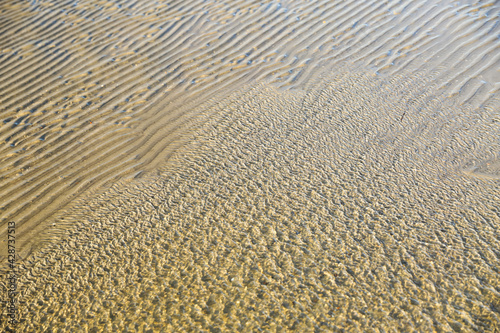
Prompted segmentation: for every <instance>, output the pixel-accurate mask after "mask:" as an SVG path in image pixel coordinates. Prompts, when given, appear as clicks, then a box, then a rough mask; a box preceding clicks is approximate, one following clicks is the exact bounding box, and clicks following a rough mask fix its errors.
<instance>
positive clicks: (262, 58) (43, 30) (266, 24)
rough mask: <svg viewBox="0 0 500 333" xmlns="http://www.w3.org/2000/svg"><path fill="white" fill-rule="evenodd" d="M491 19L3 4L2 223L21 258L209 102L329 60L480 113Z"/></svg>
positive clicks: (348, 7) (433, 5) (490, 57)
mask: <svg viewBox="0 0 500 333" xmlns="http://www.w3.org/2000/svg"><path fill="white" fill-rule="evenodd" d="M498 11H499V8H498V5H497V4H496V3H495V2H494V1H486V2H480V3H474V4H469V3H467V2H465V1H458V2H452V1H442V2H433V1H388V2H385V3H382V4H381V3H378V2H376V1H368V2H365V3H363V4H362V5H359V4H357V2H356V1H346V2H336V1H312V2H307V3H304V2H301V1H282V2H273V3H270V4H264V3H261V2H259V1H232V2H230V3H222V2H213V3H211V2H205V1H188V2H185V1H174V2H171V1H168V2H164V1H144V2H136V1H126V2H124V3H120V4H118V3H114V2H109V1H96V0H88V1H80V2H78V3H74V4H69V3H67V2H65V1H56V2H54V1H36V2H10V1H5V2H3V3H2V5H1V8H0V12H1V15H2V20H1V22H0V49H1V54H0V75H1V76H2V78H3V79H2V83H1V84H0V88H1V89H0V90H1V93H0V107H1V117H2V121H3V123H1V124H2V126H1V128H0V140H2V141H3V142H4V144H3V145H2V147H1V148H0V149H1V150H0V156H1V159H0V177H1V178H0V179H1V182H0V202H1V207H0V208H1V209H2V221H3V222H4V223H5V222H7V221H15V222H16V223H17V225H18V237H19V239H18V243H19V247H20V249H19V251H20V252H19V254H21V256H22V257H24V256H25V254H26V253H28V252H29V251H30V249H31V248H32V247H33V249H36V247H37V242H39V241H42V239H40V237H39V236H40V231H41V230H44V229H45V228H46V227H47V226H48V225H51V224H52V223H53V219H52V218H51V216H52V215H53V213H54V212H56V211H57V210H58V209H60V208H62V207H64V206H65V205H67V204H68V203H70V202H71V201H72V200H74V199H75V198H77V197H78V196H79V195H81V194H82V193H85V192H86V191H89V190H92V189H97V188H100V187H102V186H109V185H110V184H113V183H114V182H116V181H118V180H119V179H122V178H123V177H125V176H127V175H128V176H133V175H135V174H137V173H139V172H142V171H144V170H148V169H151V168H154V165H156V164H158V163H159V162H161V161H162V160H164V159H165V158H166V156H168V155H169V154H170V153H171V152H172V151H174V150H175V149H176V147H177V146H178V145H176V144H172V143H173V142H177V141H178V139H177V138H178V137H179V136H181V135H183V133H185V132H186V131H188V130H189V128H191V127H193V126H195V125H196V124H198V122H199V117H198V116H199V115H198V114H193V113H192V110H194V109H196V108H195V106H196V105H199V104H200V103H201V102H203V101H204V100H207V98H210V97H215V95H217V94H218V95H220V96H221V97H222V96H225V95H227V93H229V92H230V91H232V90H234V89H237V88H240V87H241V86H242V85H244V84H247V83H249V82H256V81H259V80H263V81H269V82H271V83H273V84H274V85H276V86H279V87H282V88H285V89H300V87H301V86H302V85H304V84H305V83H306V82H308V80H311V79H314V78H315V77H317V75H318V73H321V72H323V71H324V70H325V68H326V70H328V68H330V67H329V65H328V64H329V63H332V62H333V63H334V64H336V66H335V67H333V68H342V67H343V65H342V64H344V63H345V64H348V65H349V66H351V65H357V66H361V67H362V68H371V69H372V70H374V71H377V73H379V74H380V75H388V76H391V75H393V74H395V73H396V74H397V73H399V72H401V71H403V70H404V71H407V72H414V73H420V75H421V76H423V77H430V78H434V79H435V82H439V84H440V85H439V86H437V87H436V89H437V90H441V91H446V92H447V93H448V94H452V95H455V96H456V98H457V99H459V100H460V101H461V102H463V103H469V104H471V105H473V106H474V107H479V106H481V107H484V108H490V107H492V106H491V105H496V103H498V97H497V96H498V85H497V82H498V71H497V70H496V68H498V61H499V59H498V56H497V54H498V52H497V50H498V43H497V42H496V40H497V39H496V35H497V33H498V25H497V24H496V17H497V16H498ZM188 102H190V105H186V104H187V103H188ZM409 102H411V101H409ZM478 163H482V161H480V162H478ZM0 236H1V238H2V243H1V246H3V247H4V244H5V242H4V241H3V239H5V237H4V236H5V234H4V231H3V230H2V231H1V234H0ZM3 247H2V248H3ZM3 252H4V251H2V253H3ZM2 258H4V256H3V255H2ZM2 260H3V259H2Z"/></svg>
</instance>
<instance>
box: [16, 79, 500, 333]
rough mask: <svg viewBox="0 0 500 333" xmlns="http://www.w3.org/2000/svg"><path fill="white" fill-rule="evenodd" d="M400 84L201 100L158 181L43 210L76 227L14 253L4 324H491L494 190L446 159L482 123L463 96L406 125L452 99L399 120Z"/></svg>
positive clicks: (477, 138) (351, 82) (499, 214)
mask: <svg viewBox="0 0 500 333" xmlns="http://www.w3.org/2000/svg"><path fill="white" fill-rule="evenodd" d="M405 80H407V76H406V75H401V76H400V77H393V78H392V79H391V80H390V81H389V80H384V79H382V78H381V77H379V76H376V75H374V74H373V73H370V72H365V73H353V72H348V73H344V74H339V75H333V77H331V76H330V77H329V78H328V77H327V78H323V79H322V80H320V83H319V84H318V85H311V86H310V87H309V89H308V90H307V91H305V92H294V93H292V92H287V91H279V90H277V89H276V88H274V87H273V86H269V85H266V84H259V85H257V86H255V87H253V88H249V89H245V91H242V92H238V93H234V94H232V95H231V96H230V97H228V98H226V99H223V100H221V101H220V102H219V103H217V104H216V105H213V106H212V108H211V109H208V110H205V112H206V113H209V114H219V115H220V116H219V117H218V118H216V117H212V118H210V120H209V121H207V122H206V123H205V125H204V126H203V128H201V129H200V130H198V131H196V133H195V134H194V135H193V136H192V137H191V140H190V142H189V143H188V144H187V145H185V146H183V147H182V148H181V149H179V150H177V151H176V152H175V153H174V155H173V156H172V157H171V158H170V159H169V161H168V162H167V164H165V165H163V166H162V167H160V168H159V169H158V171H157V175H154V174H150V175H149V176H145V177H144V178H138V179H135V180H134V181H133V182H131V183H129V184H121V185H119V184H117V185H115V186H113V187H112V188H111V189H109V190H108V191H107V192H105V193H103V194H101V195H100V196H97V197H92V198H87V199H86V200H81V201H80V202H79V203H78V204H77V205H75V207H73V208H72V209H71V210H68V211H66V212H64V214H61V215H60V216H59V218H61V219H63V218H64V219H73V220H75V221H79V224H78V227H77V228H76V229H74V230H73V231H71V233H70V234H68V235H67V236H66V237H64V238H63V240H62V241H61V242H60V243H59V244H58V245H55V246H52V247H51V248H50V249H47V250H46V251H42V252H41V253H39V254H38V255H37V256H35V257H34V258H33V259H32V260H31V261H30V262H29V263H27V264H28V266H29V270H27V272H26V274H25V276H24V278H23V281H22V283H23V285H24V288H23V290H24V292H23V297H24V298H25V299H26V300H28V301H29V302H30V303H31V304H35V306H34V307H31V308H29V309H28V308H25V309H24V311H23V316H25V319H26V321H25V322H24V323H23V324H22V325H21V326H20V327H22V328H23V329H26V330H27V331H30V330H49V329H52V330H57V329H62V330H63V331H64V330H65V331H70V330H76V331H96V332H97V331H103V330H104V331H125V330H139V331H145V332H146V331H151V332H172V331H183V330H188V331H243V332H254V331H257V330H264V331H270V332H274V331H301V332H313V331H325V332H330V331H341V330H349V331H381V330H382V329H383V330H384V331H389V332H399V331H433V330H435V331H442V332H449V331H464V332H465V331H485V332H493V331H494V329H495V328H496V329H498V328H499V327H500V317H499V313H498V309H499V306H500V304H499V303H498V300H499V299H500V298H499V296H500V291H499V290H498V285H499V282H500V281H499V279H498V276H499V269H500V262H499V261H500V252H499V251H498V249H499V248H500V246H499V245H500V244H499V239H498V237H497V236H496V235H497V231H498V226H499V223H500V211H499V210H498V207H497V205H496V203H497V202H498V200H499V199H500V192H499V191H498V186H497V185H498V184H497V183H496V182H494V181H485V180H482V179H481V178H477V177H469V176H467V175H466V174H464V173H463V172H462V171H461V169H460V168H458V167H457V163H458V164H462V163H467V161H469V160H471V159H475V158H477V156H481V154H482V153H484V152H482V153H481V152H479V151H475V150H474V149H471V147H474V146H482V147H487V146H486V145H484V143H487V142H488V140H489V138H488V137H487V136H484V135H480V132H481V131H483V130H485V127H484V126H483V125H484V124H482V123H478V124H476V125H475V126H470V124H469V122H468V120H467V115H468V112H471V110H470V109H469V110H468V109H467V108H463V107H462V109H461V111H462V112H456V113H455V115H456V118H455V121H451V122H449V123H448V125H447V126H445V127H443V126H442V124H443V119H437V120H436V124H441V125H439V126H440V127H441V128H440V131H433V130H432V129H429V128H427V129H426V130H423V128H422V125H423V124H426V123H427V119H428V117H429V114H428V113H432V112H434V110H435V109H436V107H437V106H440V107H442V108H443V109H444V110H449V109H450V108H453V107H455V108H456V107H458V108H460V106H457V104H456V102H455V101H454V100H453V99H448V98H436V96H434V99H433V100H434V103H435V104H428V101H426V100H425V99H423V101H422V104H421V102H419V101H416V102H415V106H416V107H417V108H419V109H421V113H420V115H416V114H411V115H408V118H405V119H406V123H405V124H402V122H401V121H400V115H401V112H402V111H403V110H404V109H405V108H406V103H405V101H402V100H401V99H400V93H401V92H402V91H403V90H404V89H405V87H404V85H403V84H402V82H404V81H405ZM381 87H382V88H388V87H392V88H393V89H390V90H389V89H387V90H385V91H387V94H385V95H376V94H374V91H378V89H380V88H381ZM395 87H399V88H395ZM425 87H426V85H425V84H424V85H423V87H421V88H422V89H423V91H424V92H425V90H426V88H425ZM431 91H432V90H431ZM340 92H342V93H340ZM423 95H424V96H425V93H423ZM375 108H376V109H377V110H378V112H377V113H374V112H373V110H374V109H375ZM469 116H470V115H469ZM442 117H443V118H447V117H449V115H447V114H443V115H442ZM375 120H376V121H375ZM436 126H438V125H436ZM462 126H470V127H469V128H468V130H469V131H470V132H469V133H473V134H474V135H470V136H468V134H464V131H463V130H462V128H461V127H462ZM470 138H473V139H472V140H471V141H467V139H470ZM388 142H391V144H388ZM444 143H446V144H444ZM423 149H426V150H425V151H423V152H422V153H420V154H418V155H415V154H409V153H408V152H413V151H416V150H423Z"/></svg>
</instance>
